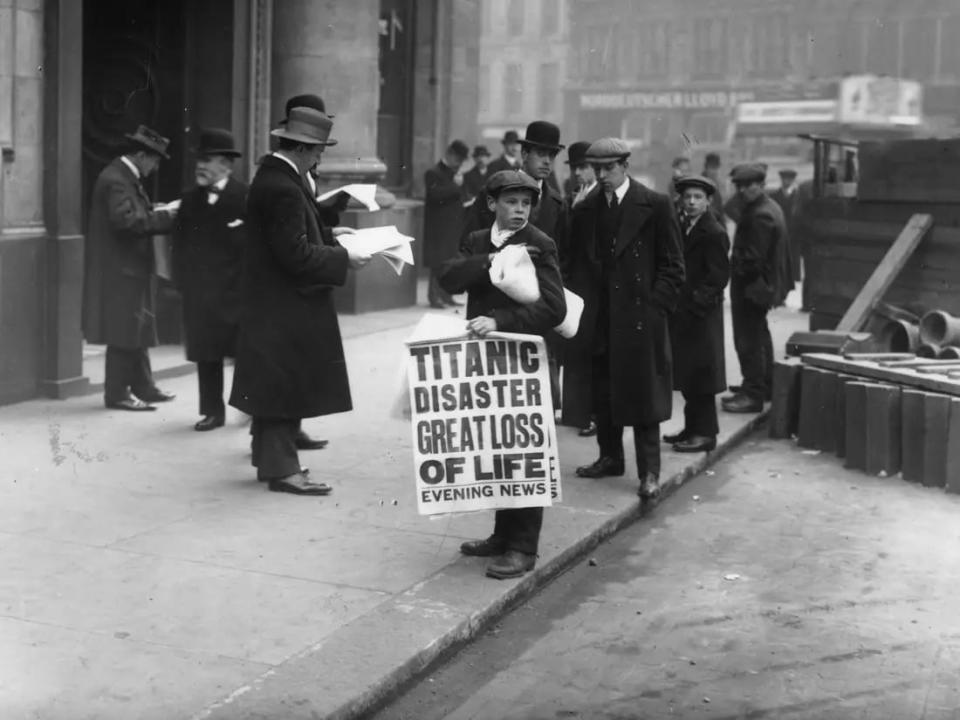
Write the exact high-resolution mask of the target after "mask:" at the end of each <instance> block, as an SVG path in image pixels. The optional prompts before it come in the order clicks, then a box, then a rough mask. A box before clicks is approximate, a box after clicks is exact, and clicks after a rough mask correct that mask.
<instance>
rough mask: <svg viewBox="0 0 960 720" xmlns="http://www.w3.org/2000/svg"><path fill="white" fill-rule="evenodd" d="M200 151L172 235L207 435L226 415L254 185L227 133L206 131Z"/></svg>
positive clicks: (200, 427) (200, 423) (189, 355)
mask: <svg viewBox="0 0 960 720" xmlns="http://www.w3.org/2000/svg"><path fill="white" fill-rule="evenodd" d="M196 155H197V158H196V168H195V170H194V177H195V181H196V184H195V186H194V187H193V188H191V189H190V190H188V191H187V192H186V193H185V194H184V196H183V199H182V204H181V205H180V213H179V215H178V217H177V226H176V230H175V232H174V236H173V269H174V279H175V280H176V283H177V287H178V289H179V290H180V294H181V295H182V297H183V326H184V330H185V331H186V350H187V359H188V360H190V361H192V362H195V363H196V364H197V383H198V385H199V390H200V420H199V421H198V422H197V423H196V424H195V425H194V426H193V427H194V430H197V431H200V432H205V431H209V430H214V429H216V428H218V427H222V426H223V424H224V420H225V417H226V405H225V404H224V402H223V360H224V358H228V357H234V356H235V354H236V346H237V331H238V329H239V322H240V273H241V270H242V266H243V250H244V244H245V240H246V236H247V228H246V225H245V224H244V217H245V215H246V204H247V186H246V184H245V183H242V182H240V181H239V180H236V179H235V178H234V177H232V175H233V163H234V161H235V160H236V159H237V158H238V157H240V155H241V153H240V151H239V150H237V148H236V146H235V142H234V139H233V135H232V134H230V132H229V131H228V130H223V129H220V128H210V129H207V130H202V131H201V132H200V141H199V144H198V147H197V148H196Z"/></svg>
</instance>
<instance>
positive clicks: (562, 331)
mask: <svg viewBox="0 0 960 720" xmlns="http://www.w3.org/2000/svg"><path fill="white" fill-rule="evenodd" d="M563 297H564V299H565V300H566V301H567V314H566V315H565V316H564V318H563V322H562V323H560V324H559V325H557V326H556V327H555V328H554V330H555V331H556V332H557V333H558V334H559V335H560V337H564V338H566V339H567V340H569V339H570V338H572V337H574V336H575V335H576V334H577V331H578V330H579V329H580V318H581V317H582V316H583V298H582V297H580V296H579V295H577V294H576V293H575V292H570V291H569V290H567V289H566V288H564V289H563Z"/></svg>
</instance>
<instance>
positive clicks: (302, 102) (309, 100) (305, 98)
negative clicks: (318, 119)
mask: <svg viewBox="0 0 960 720" xmlns="http://www.w3.org/2000/svg"><path fill="white" fill-rule="evenodd" d="M298 107H306V108H313V109H314V110H319V111H320V112H322V113H323V114H324V115H326V116H327V117H328V118H330V119H331V120H332V119H333V118H335V117H336V115H334V114H333V113H328V112H327V105H326V103H324V102H323V98H322V97H320V96H319V95H313V94H312V93H306V94H304V95H294V96H293V97H292V98H290V99H289V100H287V104H286V105H285V106H284V110H283V112H284V118H283V120H281V121H280V122H279V123H277V124H278V125H284V124H286V122H287V118H289V117H290V111H291V110H293V109H294V108H298Z"/></svg>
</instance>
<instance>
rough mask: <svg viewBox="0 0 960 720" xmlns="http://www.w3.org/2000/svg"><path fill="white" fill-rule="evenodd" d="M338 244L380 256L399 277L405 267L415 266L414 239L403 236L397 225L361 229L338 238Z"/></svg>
mask: <svg viewBox="0 0 960 720" xmlns="http://www.w3.org/2000/svg"><path fill="white" fill-rule="evenodd" d="M337 242H339V243H340V244H341V245H343V246H344V247H345V248H347V249H348V250H351V249H353V250H356V251H358V252H364V253H367V254H368V255H380V256H381V257H382V258H383V259H384V260H386V261H387V262H388V263H389V264H390V267H392V268H393V270H394V272H396V273H397V275H399V274H400V273H402V272H403V266H404V265H413V250H412V249H411V248H410V243H412V242H413V238H412V237H409V236H408V235H403V234H402V233H401V232H400V231H399V230H397V226H396V225H384V226H382V227H373V228H359V229H357V230H355V231H353V232H351V233H345V234H342V235H338V236H337Z"/></svg>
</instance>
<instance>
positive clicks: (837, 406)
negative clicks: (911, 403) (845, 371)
mask: <svg viewBox="0 0 960 720" xmlns="http://www.w3.org/2000/svg"><path fill="white" fill-rule="evenodd" d="M857 380H858V378H856V377H854V376H853V375H837V394H836V395H835V396H834V406H833V427H834V429H835V430H836V433H837V442H836V445H837V447H836V452H837V457H840V458H842V457H846V456H847V383H851V382H857ZM958 402H960V400H958Z"/></svg>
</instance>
